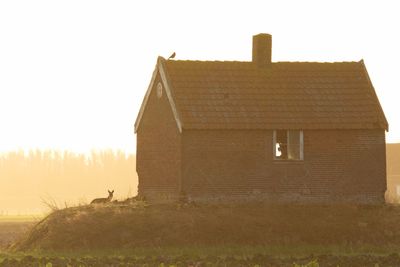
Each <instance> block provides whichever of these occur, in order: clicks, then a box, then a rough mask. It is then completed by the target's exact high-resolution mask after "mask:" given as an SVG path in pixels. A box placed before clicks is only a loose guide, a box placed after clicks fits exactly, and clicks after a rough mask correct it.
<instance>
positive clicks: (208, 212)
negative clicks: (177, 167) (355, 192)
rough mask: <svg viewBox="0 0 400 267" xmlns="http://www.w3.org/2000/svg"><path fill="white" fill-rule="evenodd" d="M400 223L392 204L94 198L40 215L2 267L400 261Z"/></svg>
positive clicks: (371, 263) (381, 263)
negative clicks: (153, 201) (198, 202)
mask: <svg viewBox="0 0 400 267" xmlns="http://www.w3.org/2000/svg"><path fill="white" fill-rule="evenodd" d="M399 221H400V207H398V206H390V205H383V206H353V205H342V206H322V205H321V206H315V205H314V206H312V205H266V204H262V203H258V204H255V203H253V204H241V205H172V204H170V205H147V204H146V203H144V202H140V201H137V202H134V203H131V204H128V203H110V204H107V205H87V206H82V207H72V208H67V209H63V210H56V211H54V212H53V213H51V214H50V215H48V216H47V217H46V218H44V219H43V220H41V221H40V222H38V223H37V224H36V225H35V226H34V227H33V228H32V229H31V231H30V232H29V233H28V234H27V235H26V236H23V237H22V238H21V239H19V240H18V242H16V243H15V244H14V245H13V246H12V247H11V250H9V251H8V252H7V253H8V254H2V255H0V262H1V264H0V266H29V265H26V264H28V262H32V264H33V262H35V264H36V265H32V266H40V265H38V263H40V264H41V265H42V266H46V264H47V263H52V264H53V266H67V264H69V265H70V266H295V265H294V263H296V264H298V265H299V266H300V265H307V264H308V266H318V265H319V266H400V257H399V255H398V254H397V251H399V249H400V224H399V223H398V222H399ZM2 260H3V261H2ZM10 264H11V265H10ZM29 264H30V263H29ZM376 264H377V265H376Z"/></svg>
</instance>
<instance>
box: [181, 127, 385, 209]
mask: <svg viewBox="0 0 400 267" xmlns="http://www.w3.org/2000/svg"><path fill="white" fill-rule="evenodd" d="M385 157H386V156H385V133H384V131H383V130H344V131H339V130H337V131H322V130H321V131H304V161H300V162H290V161H286V162H282V161H274V160H273V157H272V131H258V130H249V131H240V130H236V131H224V130H222V131H185V130H184V135H183V150H182V159H183V165H182V187H183V190H184V191H185V192H186V193H188V194H189V195H191V196H192V197H193V198H194V199H199V200H201V199H203V200H207V199H212V198H217V199H218V198H223V199H225V198H240V197H246V198H247V199H249V198H250V199H251V198H253V197H254V198H267V199H272V200H279V201H280V200H283V201H285V200H288V201H296V200H299V201H317V202H332V201H351V202H374V203H377V202H383V200H384V192H385V190H386V163H385Z"/></svg>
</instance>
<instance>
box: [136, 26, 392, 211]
mask: <svg viewBox="0 0 400 267" xmlns="http://www.w3.org/2000/svg"><path fill="white" fill-rule="evenodd" d="M271 47H272V38H271V35H269V34H258V35H255V36H253V51H252V61H251V62H238V61H186V60H185V61H181V60H165V59H164V58H162V57H159V58H158V60H157V65H156V68H155V70H154V73H153V76H152V78H151V82H150V85H149V87H148V90H147V92H146V95H145V97H144V100H143V103H142V106H141V108H140V111H139V114H138V117H137V119H136V122H135V132H136V133H137V165H136V166H137V173H138V176H139V188H138V189H139V194H140V195H143V196H145V197H146V198H147V199H150V200H172V199H176V198H178V197H179V195H180V194H182V193H184V194H185V195H187V196H188V197H189V198H191V199H193V200H197V201H214V200H243V199H246V200H251V199H257V200H267V201H290V202H292V201H300V202H317V203H318V202H319V203H327V202H328V203H330V202H355V203H382V202H384V194H385V191H386V163H385V160H386V155H385V131H387V130H388V123H387V121H386V118H385V115H384V113H383V110H382V108H381V106H380V103H379V100H378V98H377V95H376V93H375V90H374V87H373V85H372V83H371V80H370V79H369V77H368V73H367V70H366V67H365V65H364V62H363V61H362V60H361V61H359V62H334V63H317V62H271Z"/></svg>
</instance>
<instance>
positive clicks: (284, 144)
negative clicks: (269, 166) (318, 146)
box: [273, 130, 303, 160]
mask: <svg viewBox="0 0 400 267" xmlns="http://www.w3.org/2000/svg"><path fill="white" fill-rule="evenodd" d="M273 149H274V151H273V152H274V159H276V160H303V131H301V130H275V131H274V135H273Z"/></svg>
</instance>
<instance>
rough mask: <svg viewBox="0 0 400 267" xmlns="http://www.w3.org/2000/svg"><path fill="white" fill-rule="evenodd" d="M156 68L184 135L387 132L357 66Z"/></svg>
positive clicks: (192, 64)
mask: <svg viewBox="0 0 400 267" xmlns="http://www.w3.org/2000/svg"><path fill="white" fill-rule="evenodd" d="M162 62H163V64H164V65H165V68H166V71H167V74H168V79H169V83H170V87H171V92H172V95H173V97H174V99H175V101H176V106H177V110H178V113H179V116H180V118H181V121H182V124H183V128H185V129H277V128H290V129H295V128H301V129H307V128H310V129H333V128H335V129H355V128H382V129H387V122H386V119H385V116H384V114H383V111H382V109H381V107H380V104H379V101H378V99H377V97H376V94H375V91H374V89H373V86H372V84H371V82H370V80H369V77H368V74H367V72H366V69H365V66H364V63H363V62H362V61H361V62H336V63H315V62H277V63H272V64H271V66H270V67H268V68H258V67H256V66H255V64H253V63H251V62H236V61H233V62H232V61H231V62H226V61H176V60H168V61H166V60H162Z"/></svg>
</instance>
